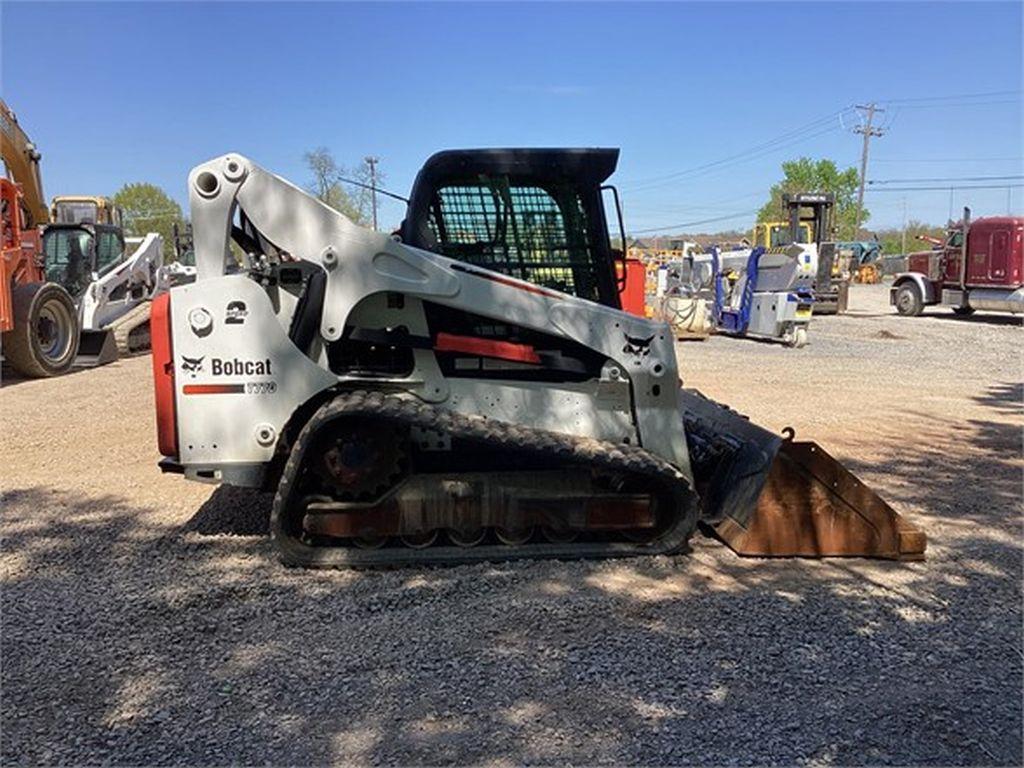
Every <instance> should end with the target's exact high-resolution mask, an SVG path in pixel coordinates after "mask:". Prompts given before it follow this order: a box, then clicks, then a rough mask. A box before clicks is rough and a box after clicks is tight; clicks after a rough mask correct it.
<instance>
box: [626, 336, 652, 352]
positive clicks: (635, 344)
mask: <svg viewBox="0 0 1024 768" xmlns="http://www.w3.org/2000/svg"><path fill="white" fill-rule="evenodd" d="M622 335H623V336H625V337H626V345H625V346H624V347H623V348H622V351H623V352H625V353H626V354H627V355H635V356H636V357H647V355H649V354H651V342H652V341H654V336H648V337H647V338H646V339H638V338H637V337H635V336H630V335H629V334H628V333H624V334H622Z"/></svg>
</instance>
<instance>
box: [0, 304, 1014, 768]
mask: <svg viewBox="0 0 1024 768" xmlns="http://www.w3.org/2000/svg"><path fill="white" fill-rule="evenodd" d="M853 306H854V307H855V308H856V309H857V312H856V314H855V315H854V316H847V317H836V318H818V319H816V320H815V321H814V324H813V326H812V329H811V345H810V346H809V347H807V348H805V349H803V350H789V349H785V348H782V347H778V346H775V345H770V344H764V343H758V342H753V341H741V340H730V339H724V338H715V339H711V340H710V341H706V342H688V343H683V344H681V345H680V347H679V355H680V360H681V367H682V370H683V375H684V377H685V379H686V383H687V385H692V386H697V387H699V388H701V389H703V390H704V391H705V392H706V393H708V394H709V395H711V396H713V397H715V398H717V399H720V400H723V401H726V402H729V403H730V404H732V405H733V406H734V407H736V408H738V409H740V410H742V411H744V412H746V413H748V414H749V415H750V416H751V417H753V418H754V419H755V420H757V421H759V422H761V423H764V424H765V425H767V426H769V427H772V428H775V429H781V428H782V427H783V426H787V425H793V426H795V427H796V428H797V430H798V436H803V437H810V438H813V439H816V440H819V441H820V442H822V443H823V444H825V445H826V446H827V447H828V448H829V450H830V451H832V452H833V453H834V454H835V455H837V456H839V457H841V458H842V459H843V460H845V461H847V462H848V464H850V465H851V466H852V467H854V468H855V469H856V471H857V472H859V473H860V474H861V476H862V477H863V478H864V479H865V480H867V481H869V482H870V483H872V484H873V485H875V486H876V487H877V488H878V489H879V490H880V491H881V492H882V493H883V494H884V495H885V496H886V497H887V498H888V499H889V500H890V501H891V502H892V504H893V505H894V506H895V507H896V508H897V509H898V510H899V511H900V512H901V513H903V514H905V515H907V516H908V517H910V518H911V519H912V520H913V521H914V522H915V523H917V524H919V525H921V526H923V527H924V528H925V529H926V530H927V532H928V534H929V537H930V544H929V557H928V560H927V561H926V562H923V563H913V564H894V563H881V562H866V561H857V560H845V561H829V562H815V561H758V560H741V559H739V558H737V557H735V556H734V555H732V554H731V553H730V552H729V551H727V550H726V549H725V548H723V547H721V546H720V545H717V544H715V543H713V542H711V541H708V540H705V539H700V540H697V541H695V543H694V548H693V552H692V553H691V554H689V555H685V556H679V557H675V558H648V559H637V560H629V561H621V562H606V563H577V562H566V563H559V562H544V563H516V564H494V565H490V564H488V565H479V566H470V567H459V568H449V569H439V570H405V571H398V572H390V573H360V574H356V573H308V572H296V571H289V570H286V569H284V568H283V567H281V566H279V565H278V564H277V563H276V561H275V560H274V558H273V556H272V553H271V551H270V547H269V545H268V542H267V539H266V537H265V531H266V517H267V504H268V500H267V499H266V498H263V497H260V496H258V495H254V494H250V493H244V492H240V491H237V490H236V491H231V490H229V489H220V490H214V489H212V488H211V487H210V486H203V485H198V484H192V483H187V482H185V481H183V480H181V479H180V478H176V477H163V476H161V475H160V474H159V473H158V472H157V470H156V468H155V460H156V458H157V457H156V451H155V446H154V435H153V415H152V403H151V394H150V390H149V379H148V377H149V369H148V366H149V361H148V359H132V360H127V361H121V362H118V363H116V364H114V365H111V366H108V367H105V368H101V369H96V370H92V371H87V372H81V373H76V374H73V375H70V376H67V377H64V378H61V379H56V380H52V381H8V383H7V386H5V387H4V389H3V392H2V394H0V430H2V434H3V435H4V438H3V441H2V451H0V462H2V466H3V492H4V500H3V512H2V520H0V535H2V537H3V543H2V551H0V578H2V595H0V597H2V602H0V608H2V649H0V650H2V677H0V683H2V702H0V716H2V721H0V728H2V730H0V738H2V743H0V759H2V761H3V763H4V764H8V765H13V764H18V765H25V764H57V763H60V764H75V765H83V764H100V763H103V764H118V765H126V764H160V765H163V764H188V765H214V764H227V763H244V764H267V763H270V764H307V765H313V764H324V763H332V762H333V763H360V764H367V763H388V764H396V763H398V764H409V763H428V764H438V763H470V762H472V763H488V764H497V765H505V764H518V763H575V764H579V763H605V764H607V763H644V764H744V765H749V764H760V765H763V764H822V765H828V764H844V765H853V764H856V765H861V764H900V765H905V764H915V765H920V764H933V765H938V764H942V765H1019V764H1021V762H1022V759H1024V755H1022V740H1021V732H1022V712H1021V702H1022V682H1024V678H1022V653H1024V651H1022V615H1021V605H1022V594H1021V591H1022V590H1021V576H1022V530H1021V520H1022V516H1021V512H1022V509H1021V493H1022V461H1021V429H1022V414H1021V400H1022V391H1021V382H1022V359H1021V349H1022V348H1024V347H1022V341H1024V336H1022V330H1021V327H1020V325H1019V324H1018V323H1016V322H1013V321H1012V320H1009V319H1007V318H1002V317H995V316H990V317H976V318H974V319H971V320H969V321H963V320H954V319H952V318H951V317H950V315H949V314H948V313H945V312H942V311H934V312H933V313H932V316H929V317H925V318H918V319H905V318H898V317H895V316H892V315H890V314H888V308H887V306H886V304H885V293H884V290H883V289H881V288H878V287H864V288H859V289H858V290H856V291H855V293H854V296H853Z"/></svg>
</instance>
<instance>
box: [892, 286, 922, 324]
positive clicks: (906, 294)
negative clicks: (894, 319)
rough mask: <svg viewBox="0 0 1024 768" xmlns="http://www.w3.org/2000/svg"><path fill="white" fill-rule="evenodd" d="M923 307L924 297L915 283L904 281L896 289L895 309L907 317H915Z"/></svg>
mask: <svg viewBox="0 0 1024 768" xmlns="http://www.w3.org/2000/svg"><path fill="white" fill-rule="evenodd" d="M923 309H924V297H923V296H921V289H920V288H918V287H917V284H916V283H910V282H908V283H904V284H903V285H901V286H900V287H899V288H898V289H897V290H896V311H897V312H899V313H900V314H901V315H906V316H907V317H916V316H917V315H920V314H921V311H922V310H923Z"/></svg>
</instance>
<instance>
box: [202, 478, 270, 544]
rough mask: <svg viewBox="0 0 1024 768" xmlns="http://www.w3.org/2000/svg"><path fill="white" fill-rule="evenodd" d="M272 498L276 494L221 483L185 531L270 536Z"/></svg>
mask: <svg viewBox="0 0 1024 768" xmlns="http://www.w3.org/2000/svg"><path fill="white" fill-rule="evenodd" d="M273 501H274V494H273V493H265V492H261V491H258V490H255V489H252V488H240V487H237V486H231V485H218V486H217V488H216V489H215V490H214V492H213V493H211V494H210V498H208V499H207V500H206V501H204V502H203V504H202V506H201V507H199V509H198V510H197V511H196V513H195V515H193V516H192V518H191V519H189V521H188V522H187V523H185V525H183V526H182V530H183V531H195V532H196V533H202V534H208V535H217V534H227V535H232V536H268V535H269V534H270V506H271V504H272V503H273Z"/></svg>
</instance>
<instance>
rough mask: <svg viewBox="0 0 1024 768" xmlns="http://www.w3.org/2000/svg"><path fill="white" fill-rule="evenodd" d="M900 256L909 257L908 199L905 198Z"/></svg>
mask: <svg viewBox="0 0 1024 768" xmlns="http://www.w3.org/2000/svg"><path fill="white" fill-rule="evenodd" d="M900 255H901V256H906V255H907V198H906V197H904V198H903V236H902V238H901V245H900Z"/></svg>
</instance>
